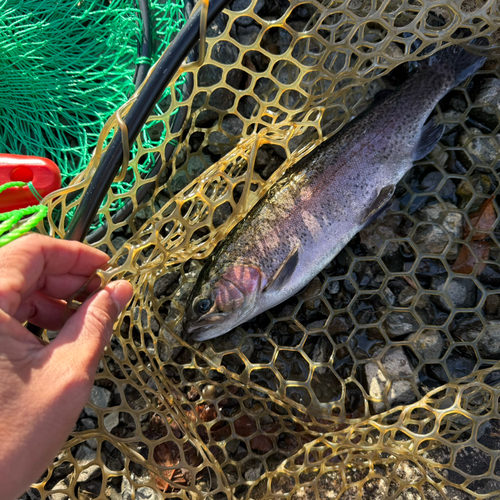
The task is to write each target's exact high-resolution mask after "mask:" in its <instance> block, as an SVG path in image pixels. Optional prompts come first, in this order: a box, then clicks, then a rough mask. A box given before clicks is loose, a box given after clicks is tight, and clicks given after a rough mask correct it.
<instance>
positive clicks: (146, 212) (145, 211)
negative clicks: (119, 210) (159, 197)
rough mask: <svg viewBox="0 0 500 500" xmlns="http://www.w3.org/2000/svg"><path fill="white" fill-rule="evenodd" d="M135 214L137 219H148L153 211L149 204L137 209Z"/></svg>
mask: <svg viewBox="0 0 500 500" xmlns="http://www.w3.org/2000/svg"><path fill="white" fill-rule="evenodd" d="M135 216H136V217H137V218H138V219H142V220H148V219H149V218H151V217H153V211H152V210H151V207H150V206H147V207H144V208H141V209H140V210H138V211H137V213H136V214H135Z"/></svg>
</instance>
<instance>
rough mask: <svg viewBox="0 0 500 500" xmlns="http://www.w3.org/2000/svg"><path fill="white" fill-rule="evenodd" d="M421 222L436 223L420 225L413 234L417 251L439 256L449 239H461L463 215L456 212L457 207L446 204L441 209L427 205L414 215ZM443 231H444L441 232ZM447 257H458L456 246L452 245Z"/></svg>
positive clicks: (438, 206) (437, 206) (436, 205)
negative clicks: (417, 246) (450, 237)
mask: <svg viewBox="0 0 500 500" xmlns="http://www.w3.org/2000/svg"><path fill="white" fill-rule="evenodd" d="M415 215H416V217H418V218H419V219H420V220H422V221H426V222H431V223H437V224H440V226H438V225H436V224H420V225H419V226H418V228H417V231H416V232H415V235H414V237H413V241H415V243H416V244H417V245H419V249H420V250H421V251H423V252H426V253H432V254H440V253H442V252H443V250H444V249H445V248H446V245H447V244H448V240H449V237H448V235H450V236H452V237H453V238H458V239H460V238H462V232H463V215H462V214H461V212H459V211H457V207H456V206H455V205H453V204H452V203H449V202H446V203H445V206H444V207H443V206H442V205H441V204H439V203H436V204H434V205H427V206H426V207H424V208H422V209H421V210H419V211H418V212H417V213H416V214H415ZM443 229H444V231H443ZM449 253H451V254H452V255H448V257H449V258H452V256H453V258H456V257H458V245H457V244H455V245H452V248H451V249H450V252H449Z"/></svg>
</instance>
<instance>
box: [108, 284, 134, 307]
mask: <svg viewBox="0 0 500 500" xmlns="http://www.w3.org/2000/svg"><path fill="white" fill-rule="evenodd" d="M106 288H107V290H108V292H109V296H110V297H111V298H112V299H113V302H114V303H115V304H116V308H117V309H118V312H119V313H120V312H121V311H122V309H123V308H124V307H125V306H126V305H127V302H128V301H129V300H130V299H131V298H132V295H133V293H134V289H133V288H132V285H131V284H130V283H129V282H128V281H114V282H112V283H109V284H108V285H107V286H106Z"/></svg>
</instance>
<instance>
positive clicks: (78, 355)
mask: <svg viewBox="0 0 500 500" xmlns="http://www.w3.org/2000/svg"><path fill="white" fill-rule="evenodd" d="M132 294H133V288H132V285H131V284H130V283H128V282H127V281H114V282H112V283H109V284H108V285H107V286H106V287H105V288H104V289H102V290H100V291H99V292H98V293H96V294H95V295H93V296H92V297H89V298H88V299H87V300H86V301H85V302H84V303H83V304H82V305H81V306H80V307H79V308H78V310H77V311H76V313H75V314H74V315H73V316H72V317H71V318H70V319H69V320H68V321H67V322H66V324H65V325H64V327H63V328H62V329H61V331H60V332H59V335H58V336H57V337H56V339H55V340H54V341H52V342H51V343H50V345H49V346H47V349H50V350H51V351H52V352H50V356H51V357H52V358H53V359H54V358H56V359H57V360H58V361H59V362H60V363H61V364H60V365H59V366H66V367H69V368H70V369H71V370H72V371H74V370H81V373H80V375H84V373H85V372H86V374H87V375H88V377H89V378H90V379H91V380H93V378H94V374H95V371H96V368H97V364H98V362H99V358H100V356H101V354H102V351H103V350H104V347H105V346H106V344H107V343H108V342H109V339H110V337H111V334H112V332H113V324H114V322H115V321H116V319H117V318H118V315H119V314H120V312H121V311H122V309H123V308H124V307H125V305H126V304H127V302H128V301H129V300H130V299H131V297H132ZM47 354H49V353H47ZM56 359H54V361H55V360H56ZM56 366H57V365H56Z"/></svg>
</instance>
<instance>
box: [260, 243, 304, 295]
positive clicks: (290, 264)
mask: <svg viewBox="0 0 500 500" xmlns="http://www.w3.org/2000/svg"><path fill="white" fill-rule="evenodd" d="M298 263H299V245H296V246H295V247H294V248H292V250H291V251H290V253H289V254H288V255H287V257H286V259H285V260H284V261H283V262H282V263H281V265H280V267H279V268H278V270H277V271H276V273H274V276H273V277H272V278H271V279H270V280H269V283H268V284H267V285H266V287H265V288H264V290H263V291H268V290H270V289H271V288H272V289H276V288H281V287H283V285H285V283H286V282H287V281H288V280H289V279H290V278H291V277H292V274H293V272H294V271H295V268H296V267H297V264H298Z"/></svg>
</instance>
